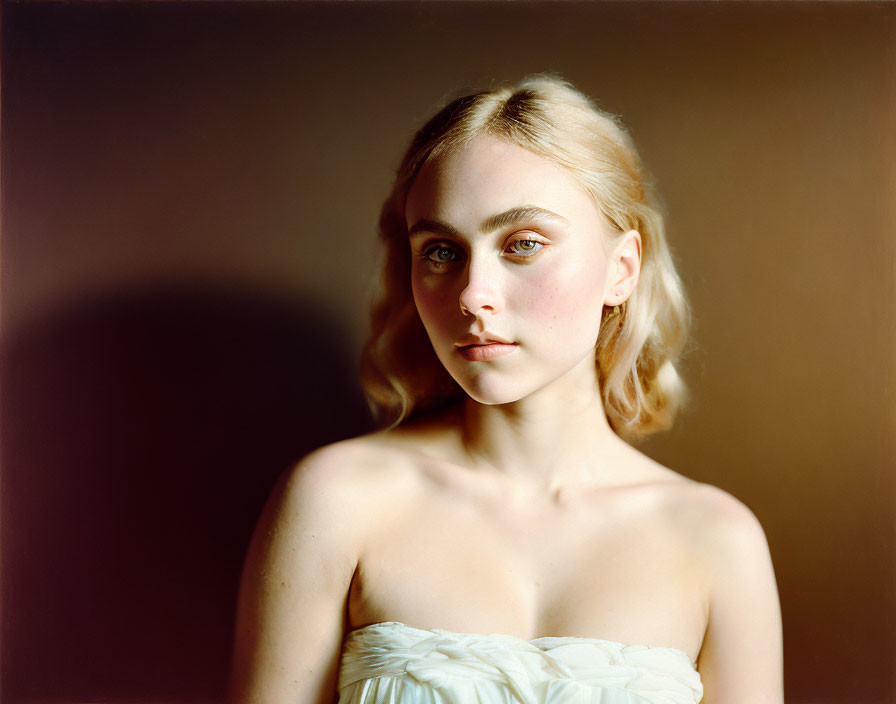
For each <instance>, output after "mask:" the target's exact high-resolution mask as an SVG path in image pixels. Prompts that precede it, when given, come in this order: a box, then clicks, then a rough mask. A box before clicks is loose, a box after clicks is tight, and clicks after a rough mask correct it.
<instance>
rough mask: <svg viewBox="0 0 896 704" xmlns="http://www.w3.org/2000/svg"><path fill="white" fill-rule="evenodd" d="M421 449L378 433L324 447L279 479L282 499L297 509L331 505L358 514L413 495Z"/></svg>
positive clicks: (399, 437)
mask: <svg viewBox="0 0 896 704" xmlns="http://www.w3.org/2000/svg"><path fill="white" fill-rule="evenodd" d="M417 451H418V444H417V443H414V442H413V441H410V440H409V439H408V438H406V437H403V436H402V434H400V433H395V432H386V431H379V432H373V433H368V434H366V435H361V436H358V437H354V438H349V439H347V440H341V441H339V442H335V443H331V444H328V445H324V446H322V447H320V448H318V449H316V450H314V451H313V452H311V453H309V454H308V455H306V456H305V457H303V458H302V459H301V460H299V461H298V462H296V463H295V464H293V465H292V466H291V467H289V468H288V469H287V470H286V471H285V472H284V473H283V475H282V476H281V478H280V484H281V486H282V488H283V492H284V494H286V495H288V496H290V497H292V500H293V501H295V502H296V503H298V504H307V503H309V502H314V503H316V504H320V503H331V504H332V505H333V506H337V505H339V506H343V507H345V508H346V509H353V510H357V509H359V508H361V507H362V506H364V505H368V504H371V503H373V502H374V501H375V500H380V501H388V500H389V497H396V494H397V493H402V491H407V490H410V489H411V488H412V486H413V484H414V482H413V478H414V477H415V476H417V475H419V472H418V471H417V469H418V466H419V458H418V457H417V456H416V454H415V453H416V452H417Z"/></svg>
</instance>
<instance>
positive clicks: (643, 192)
mask: <svg viewBox="0 0 896 704" xmlns="http://www.w3.org/2000/svg"><path fill="white" fill-rule="evenodd" d="M380 234H381V237H382V239H383V241H384V243H385V247H386V255H387V256H386V266H385V273H384V292H383V297H382V299H381V301H380V302H379V304H378V305H377V307H376V308H375V309H374V314H373V318H372V320H373V326H372V327H373V329H372V337H371V340H370V342H369V343H368V345H367V348H366V350H365V363H364V370H363V371H364V382H365V386H366V389H367V392H368V395H369V398H370V399H371V402H372V404H373V406H374V407H375V409H376V410H377V411H378V412H379V413H380V414H381V416H382V418H383V420H384V425H387V426H388V429H386V430H384V431H382V432H379V433H375V434H372V435H369V436H365V437H361V438H356V439H353V440H349V441H346V442H342V443H338V444H335V445H332V446H328V447H325V448H323V449H321V450H319V451H317V452H315V453H313V454H312V455H310V456H309V457H307V458H306V459H304V460H303V461H302V462H301V463H299V464H298V466H296V467H295V468H293V469H292V470H290V471H289V472H287V473H286V474H285V475H284V476H283V478H282V479H281V481H280V483H279V484H278V486H277V488H276V490H275V492H274V494H273V495H272V497H271V499H270V501H269V503H268V506H267V508H266V509H265V512H264V514H263V516H262V518H261V521H260V523H259V526H258V528H257V530H256V534H255V536H254V538H253V542H252V546H251V549H250V552H249V556H248V559H247V563H246V567H245V573H244V578H243V585H242V589H241V592H240V603H239V608H238V614H237V632H236V648H235V655H234V669H233V680H232V688H231V698H232V701H233V702H235V703H236V702H241V703H246V704H249V703H252V704H256V703H257V704H262V703H263V704H280V703H281V702H282V703H283V704H286V703H289V704H310V703H315V704H316V703H318V702H332V701H334V700H336V699H337V698H338V699H339V701H340V702H352V703H361V702H363V703H365V704H366V703H377V704H379V703H381V702H390V703H402V704H403V703H405V702H414V703H416V702H446V703H447V702H452V703H453V702H461V703H466V702H525V704H541V703H543V702H552V703H556V702H589V703H594V704H597V703H598V702H600V703H601V704H621V703H623V702H624V703H626V704H632V703H635V702H637V703H641V704H661V703H676V704H694V703H696V702H698V701H700V700H701V697H704V699H703V700H704V701H706V702H709V703H710V704H776V703H778V702H781V701H782V700H783V695H782V674H781V669H782V664H781V658H782V656H781V621H780V611H779V606H778V597H777V591H776V587H775V578H774V573H773V570H772V565H771V560H770V558H769V552H768V547H767V544H766V540H765V536H764V534H763V531H762V528H761V527H760V525H759V524H758V522H757V521H756V519H755V517H754V516H753V514H752V513H751V512H750V511H749V510H748V509H747V508H746V507H745V506H744V505H743V504H741V503H740V502H738V501H737V500H736V499H734V498H732V497H731V496H730V495H728V494H726V493H725V492H723V491H721V490H719V489H717V488H714V487H712V486H708V485H705V484H700V483H697V482H694V481H691V480H689V479H686V478H685V477H682V476H681V475H679V474H676V473H675V472H673V471H671V470H669V469H667V468H665V467H662V466H660V465H659V464H657V463H656V462H654V461H652V460H650V459H649V458H647V457H646V456H644V455H643V454H641V453H640V452H638V451H637V450H635V449H634V448H633V447H632V446H631V445H630V444H629V443H628V442H627V441H632V440H635V439H637V438H638V437H640V436H643V435H645V434H647V433H650V432H653V431H655V430H658V429H661V428H664V427H667V426H668V425H669V423H670V422H671V420H672V418H673V416H674V413H675V411H676V409H677V407H678V406H679V405H680V402H681V399H682V395H683V388H682V384H681V381H680V379H679V376H678V372H677V371H676V368H675V362H676V359H677V356H678V354H679V352H680V350H681V347H682V344H683V342H684V339H685V333H686V322H687V308H686V305H685V301H684V297H683V292H682V289H681V284H680V282H679V279H678V277H677V275H676V273H675V270H674V268H673V265H672V260H671V258H670V256H669V252H668V248H667V245H666V241H665V235H664V232H663V223H662V218H661V216H660V214H659V212H658V211H657V210H656V208H655V206H654V205H653V204H652V202H651V199H650V194H649V191H648V189H647V187H646V185H645V177H644V175H643V173H642V167H641V164H640V161H639V158H638V156H637V154H636V151H635V149H634V146H633V144H632V143H631V141H630V139H629V137H628V136H627V134H626V132H625V131H624V129H623V128H622V127H621V126H620V125H619V124H618V123H617V122H616V121H615V120H614V119H613V118H611V117H610V116H608V115H606V114H605V113H603V112H601V111H599V110H597V109H596V108H595V107H594V106H593V105H592V104H591V103H590V102H589V101H588V99H587V98H585V97H584V96H583V95H582V94H581V93H579V92H577V91H576V90H575V89H573V88H572V87H571V86H569V85H568V84H565V83H563V82H562V81H559V80H557V79H553V78H546V77H535V78H530V79H528V80H525V81H523V82H522V83H520V84H519V85H517V86H513V87H507V88H501V89H499V90H494V91H485V92H480V93H476V94H473V95H469V96H466V97H464V98H460V99H458V100H456V101H454V102H452V103H451V104H449V105H448V106H446V107H445V108H444V109H443V110H441V111H440V112H439V113H438V114H437V115H436V116H435V117H434V118H433V119H432V120H431V121H430V122H429V123H428V124H427V125H426V126H425V127H423V129H422V130H421V131H420V132H419V133H418V134H417V136H416V138H415V139H414V140H413V143H412V144H411V147H410V149H409V150H408V153H407V155H406V156H405V159H404V161H403V163H402V165H401V168H400V169H399V172H398V176H397V179H396V182H395V187H394V190H393V192H392V194H391V196H390V197H389V199H388V200H387V201H386V204H385V206H384V209H383V215H382V219H381V223H380Z"/></svg>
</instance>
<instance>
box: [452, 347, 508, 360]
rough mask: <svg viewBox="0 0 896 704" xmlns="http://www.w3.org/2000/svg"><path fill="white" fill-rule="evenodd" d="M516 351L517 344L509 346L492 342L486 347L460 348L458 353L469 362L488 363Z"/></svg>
mask: <svg viewBox="0 0 896 704" xmlns="http://www.w3.org/2000/svg"><path fill="white" fill-rule="evenodd" d="M515 349H516V344H508V343H504V342H490V343H488V344H484V345H466V346H465V347H458V348H457V351H458V353H459V354H460V356H461V357H463V358H464V359H466V360H467V361H468V362H488V361H491V360H492V359H496V358H498V357H503V356H504V355H505V354H510V353H511V352H513V351H514V350H515Z"/></svg>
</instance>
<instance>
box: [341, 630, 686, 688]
mask: <svg viewBox="0 0 896 704" xmlns="http://www.w3.org/2000/svg"><path fill="white" fill-rule="evenodd" d="M702 697H703V685H702V684H701V682H700V675H699V674H698V673H697V670H696V669H695V667H694V664H693V663H692V662H691V660H690V657H688V655H687V653H685V652H683V651H681V650H677V649H675V648H657V647H648V646H644V645H624V644H622V643H615V642H613V641H608V640H600V639H598V638H576V637H553V636H548V637H543V638H536V639H535V640H531V641H527V640H523V639H521V638H517V637H515V636H509V635H502V634H496V633H493V634H491V635H481V634H477V633H453V632H451V631H444V630H441V629H432V630H425V629H420V628H413V627H411V626H407V625H405V624H403V623H398V622H397V621H387V622H384V623H375V624H372V625H370V626H365V627H363V628H358V629H356V630H354V631H351V632H350V633H349V634H348V635H347V636H346V638H345V642H344V643H343V648H342V659H341V664H340V670H339V704H517V703H519V704H561V703H562V704H698V702H699V701H700V699H701V698H702Z"/></svg>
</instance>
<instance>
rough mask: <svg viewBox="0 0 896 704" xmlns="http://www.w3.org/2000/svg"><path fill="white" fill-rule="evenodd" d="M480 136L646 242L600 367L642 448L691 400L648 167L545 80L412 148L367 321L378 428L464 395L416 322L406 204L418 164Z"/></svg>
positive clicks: (392, 205) (680, 303)
mask: <svg viewBox="0 0 896 704" xmlns="http://www.w3.org/2000/svg"><path fill="white" fill-rule="evenodd" d="M479 135H491V136H496V137H500V138H502V139H506V140H508V141H510V142H512V143H514V144H517V145H519V146H521V147H523V148H525V149H528V150H530V151H531V152H534V153H535V154H538V155H540V156H543V157H545V158H547V159H550V160H551V161H553V162H554V163H556V164H558V165H560V166H561V167H563V168H565V169H566V170H567V171H568V172H569V173H571V174H572V175H573V176H574V177H575V178H576V179H577V180H578V181H579V183H581V184H582V185H583V186H584V187H585V189H586V190H587V191H588V192H589V193H590V194H591V195H592V197H593V199H594V203H595V205H596V206H597V208H598V210H599V211H600V212H601V213H602V214H603V216H604V218H605V219H606V221H607V222H608V223H609V224H610V225H611V228H612V230H613V234H612V235H611V237H614V238H615V237H619V236H621V235H622V234H623V233H625V232H627V231H629V230H637V231H638V232H639V233H640V235H641V248H642V249H641V252H642V255H641V256H642V258H641V272H640V278H639V281H638V285H637V286H636V287H635V289H634V291H633V292H632V294H631V296H630V297H629V298H628V300H627V301H625V303H623V304H622V305H621V306H619V307H618V309H611V308H609V307H607V306H605V307H604V311H603V317H602V319H601V325H600V332H599V334H598V338H597V345H596V354H595V363H596V365H597V372H598V381H599V383H600V389H601V395H602V401H603V406H604V411H605V412H606V415H607V419H608V421H609V423H610V426H611V427H612V428H613V430H614V431H615V432H616V433H617V434H618V435H620V436H622V437H624V438H626V439H627V440H630V441H631V440H635V439H638V438H639V437H642V436H645V435H647V434H649V433H652V432H655V431H658V430H662V429H665V428H667V427H669V426H670V425H671V424H672V421H673V419H674V417H675V414H676V413H677V411H678V410H679V408H680V406H681V405H682V403H683V402H684V399H685V396H686V391H685V387H684V384H683V382H682V379H681V376H680V374H679V371H678V369H677V368H676V363H677V361H678V358H679V356H680V354H681V352H682V349H683V347H684V344H685V342H686V340H687V332H688V326H689V317H690V316H689V308H688V305H687V301H686V299H685V295H684V289H683V287H682V284H681V280H680V279H679V277H678V274H677V273H676V271H675V267H674V265H673V262H672V257H671V255H670V252H669V247H668V244H667V242H666V235H665V227H664V222H663V215H662V212H661V211H660V209H659V207H658V206H657V205H656V203H655V197H654V195H653V193H652V188H651V187H650V184H649V179H648V177H647V175H646V173H645V170H644V167H643V165H642V163H641V159H640V157H639V155H638V152H637V150H636V148H635V145H634V143H633V142H632V140H631V137H630V136H629V134H628V132H627V130H626V129H625V127H623V125H622V124H621V122H620V121H619V120H618V119H617V118H616V117H614V116H613V115H610V114H608V113H606V112H604V111H602V110H600V109H598V108H597V107H596V106H595V105H594V104H593V103H592V102H591V101H590V100H589V99H588V98H587V97H586V96H585V95H583V94H582V93H580V92H579V91H578V90H576V89H575V88H573V87H572V86H571V85H570V84H569V83H567V82H565V81H563V80H561V79H559V78H556V77H553V76H546V75H536V76H531V77H529V78H526V79H523V80H522V81H521V82H519V83H518V84H516V85H512V86H503V87H499V88H497V89H495V90H487V91H481V92H477V93H473V94H470V95H466V96H463V97H461V98H457V99H456V100H454V101H452V102H450V103H449V104H448V105H446V106H445V107H444V108H442V109H441V110H440V111H439V112H438V113H437V114H436V115H435V116H434V117H433V118H432V119H431V120H430V121H429V122H427V123H426V125H424V126H423V128H422V129H421V130H420V131H419V132H417V134H416V135H415V136H414V139H413V140H412V142H411V145H410V147H409V148H408V150H407V152H406V154H405V155H404V158H403V159H402V161H401V165H400V167H399V169H398V172H397V174H396V178H395V182H394V185H393V188H392V191H391V193H390V194H389V196H388V198H387V199H386V201H385V203H384V204H383V208H382V212H381V215H380V221H379V237H380V239H381V241H382V243H383V244H384V246H385V261H384V266H383V272H382V279H381V288H380V293H379V296H378V298H377V300H376V301H375V303H374V305H373V308H372V311H371V321H370V322H371V326H370V337H369V339H368V341H367V344H366V345H365V346H364V350H363V354H362V361H361V383H362V385H363V387H364V391H365V394H366V396H367V399H368V402H369V404H370V406H371V408H372V410H373V412H374V415H375V417H376V418H377V420H378V421H379V422H380V423H381V424H382V425H384V426H395V425H398V424H399V423H401V422H402V421H403V420H405V419H407V418H409V417H412V416H414V415H416V414H418V413H420V412H423V411H426V410H431V409H433V408H435V407H438V406H442V405H445V404H447V403H450V402H452V401H454V400H457V399H459V398H462V397H463V395H464V392H463V390H462V389H461V388H460V386H459V385H458V384H457V383H456V382H455V381H454V380H453V379H452V378H451V377H450V375H449V374H448V372H447V371H445V369H444V367H443V366H442V364H441V363H440V362H439V360H438V358H437V357H436V354H435V352H434V351H433V349H432V346H431V344H430V342H429V339H428V337H427V335H426V331H425V330H424V328H423V324H422V322H421V321H420V317H419V315H418V314H417V310H416V307H415V304H414V300H413V294H412V291H411V279H410V272H411V255H410V247H409V245H408V236H407V223H406V221H405V202H406V200H407V195H408V192H409V191H410V188H411V186H412V185H413V183H414V179H415V178H416V176H417V174H418V173H419V171H420V169H421V168H422V166H423V165H424V164H426V163H428V162H432V161H435V160H437V159H440V158H443V157H445V156H447V155H450V154H453V153H455V152H457V151H458V150H460V149H462V148H463V147H464V145H466V144H468V143H469V142H470V141H471V140H472V139H474V138H475V137H477V136H479Z"/></svg>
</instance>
